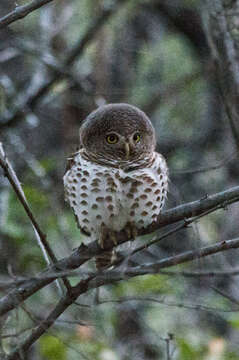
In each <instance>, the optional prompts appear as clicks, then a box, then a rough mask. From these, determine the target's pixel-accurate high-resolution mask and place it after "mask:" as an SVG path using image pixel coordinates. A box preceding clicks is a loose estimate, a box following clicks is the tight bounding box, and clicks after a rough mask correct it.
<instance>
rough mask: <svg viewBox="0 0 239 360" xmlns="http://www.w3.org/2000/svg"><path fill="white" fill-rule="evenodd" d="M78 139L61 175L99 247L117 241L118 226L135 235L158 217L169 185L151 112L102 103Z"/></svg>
mask: <svg viewBox="0 0 239 360" xmlns="http://www.w3.org/2000/svg"><path fill="white" fill-rule="evenodd" d="M80 145H81V148H80V150H79V151H78V152H77V153H75V154H74V155H73V157H72V158H71V159H70V161H69V167H70V168H69V170H68V171H67V172H66V174H65V176H64V186H65V198H66V200H67V201H68V202H69V204H70V206H71V208H72V209H73V211H74V214H75V216H76V219H77V222H78V226H79V228H80V229H81V230H82V232H83V233H84V234H86V235H88V236H90V237H91V239H92V240H95V239H98V240H99V244H100V246H101V247H102V248H104V244H105V242H106V241H109V240H110V241H112V242H113V243H114V244H115V245H116V242H117V241H116V236H115V234H116V232H118V231H120V230H122V229H125V230H126V232H127V233H128V236H129V238H131V237H133V238H135V237H136V235H137V229H140V228H142V227H146V226H148V225H150V224H151V223H152V222H154V221H156V220H157V217H158V215H159V213H160V212H161V210H162V207H163V205H164V202H165V198H166V195H167V187H168V169H167V165H166V162H165V160H164V158H163V156H162V155H161V154H159V153H157V152H155V145H156V139H155V131H154V128H153V126H152V124H151V122H150V120H149V118H148V117H147V116H146V114H145V113H144V112H142V111H141V110H139V109H138V108H136V107H134V106H132V105H128V104H109V105H105V106H101V107H100V108H98V109H97V110H95V111H94V112H92V113H91V114H90V115H89V116H88V117H87V118H86V120H85V121H84V122H83V125H82V126H81V128H80Z"/></svg>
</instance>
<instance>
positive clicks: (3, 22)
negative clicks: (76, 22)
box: [0, 0, 53, 29]
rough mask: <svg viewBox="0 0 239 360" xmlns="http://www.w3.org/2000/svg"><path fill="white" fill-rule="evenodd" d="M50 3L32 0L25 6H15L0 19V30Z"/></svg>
mask: <svg viewBox="0 0 239 360" xmlns="http://www.w3.org/2000/svg"><path fill="white" fill-rule="evenodd" d="M52 1H53V0H33V1H31V2H30V3H28V4H26V5H22V6H17V7H16V8H15V9H14V10H13V11H11V12H10V13H9V14H7V15H5V16H3V17H2V18H0V29H3V28H5V27H6V26H8V25H9V24H12V23H13V22H15V21H17V20H20V19H22V18H24V17H25V16H27V15H28V14H30V13H31V12H33V11H34V10H37V9H39V8H40V7H42V6H43V5H46V4H48V3H49V2H52Z"/></svg>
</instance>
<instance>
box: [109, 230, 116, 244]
mask: <svg viewBox="0 0 239 360" xmlns="http://www.w3.org/2000/svg"><path fill="white" fill-rule="evenodd" d="M109 239H110V241H112V243H113V244H114V245H115V246H116V245H117V244H118V242H117V237H116V234H115V231H112V230H110V231H109Z"/></svg>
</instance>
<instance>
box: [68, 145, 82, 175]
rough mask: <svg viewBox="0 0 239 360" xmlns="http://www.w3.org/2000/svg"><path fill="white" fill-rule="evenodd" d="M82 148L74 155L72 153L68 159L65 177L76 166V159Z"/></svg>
mask: <svg viewBox="0 0 239 360" xmlns="http://www.w3.org/2000/svg"><path fill="white" fill-rule="evenodd" d="M79 150H80V148H77V149H76V151H75V152H74V153H72V154H71V155H70V156H69V157H68V158H67V159H66V168H65V172H64V175H65V174H66V173H67V171H68V170H70V169H71V168H72V166H73V165H74V164H75V161H74V158H75V156H76V155H77V154H78V153H79Z"/></svg>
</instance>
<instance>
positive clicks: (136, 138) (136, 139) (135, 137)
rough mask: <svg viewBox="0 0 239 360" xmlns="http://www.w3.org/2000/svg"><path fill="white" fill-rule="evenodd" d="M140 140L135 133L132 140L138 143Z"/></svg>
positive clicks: (138, 135)
mask: <svg viewBox="0 0 239 360" xmlns="http://www.w3.org/2000/svg"><path fill="white" fill-rule="evenodd" d="M140 139H141V136H140V134H139V133H135V134H134V136H133V140H134V142H136V143H137V142H139V140H140Z"/></svg>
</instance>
